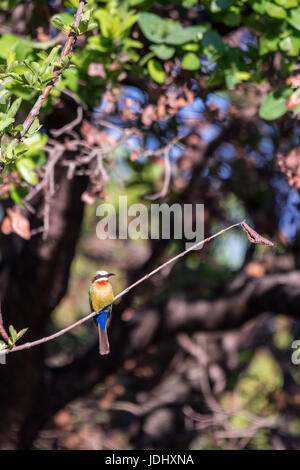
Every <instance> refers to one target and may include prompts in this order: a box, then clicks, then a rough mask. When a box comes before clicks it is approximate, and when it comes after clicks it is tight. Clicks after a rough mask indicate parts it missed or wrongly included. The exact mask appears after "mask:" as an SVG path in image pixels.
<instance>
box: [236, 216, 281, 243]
mask: <svg viewBox="0 0 300 470" xmlns="http://www.w3.org/2000/svg"><path fill="white" fill-rule="evenodd" d="M241 225H242V229H243V230H244V232H246V234H247V237H248V240H249V241H250V242H251V243H258V244H261V245H267V246H274V243H273V242H271V241H270V240H268V239H267V238H265V237H262V236H261V235H260V234H259V233H257V232H256V231H255V230H254V229H253V228H252V227H250V225H248V224H246V222H245V221H244V222H242V224H241Z"/></svg>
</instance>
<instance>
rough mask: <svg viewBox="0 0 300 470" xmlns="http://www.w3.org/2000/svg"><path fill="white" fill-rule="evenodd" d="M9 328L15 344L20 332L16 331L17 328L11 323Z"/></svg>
mask: <svg viewBox="0 0 300 470" xmlns="http://www.w3.org/2000/svg"><path fill="white" fill-rule="evenodd" d="M8 329H9V333H10V337H11V339H12V341H13V344H15V342H16V341H17V335H18V333H17V332H16V330H15V328H14V327H13V326H12V325H10V326H9V328H8Z"/></svg>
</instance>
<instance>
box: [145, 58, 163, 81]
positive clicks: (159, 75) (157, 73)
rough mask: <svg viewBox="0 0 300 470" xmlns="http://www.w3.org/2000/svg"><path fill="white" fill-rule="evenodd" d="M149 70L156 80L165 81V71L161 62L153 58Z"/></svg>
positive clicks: (149, 63)
mask: <svg viewBox="0 0 300 470" xmlns="http://www.w3.org/2000/svg"><path fill="white" fill-rule="evenodd" d="M148 70H149V73H150V75H151V77H152V78H153V80H154V81H156V82H157V83H163V82H164V81H165V71H164V69H163V67H162V65H161V63H160V62H158V61H157V60H155V59H151V60H149V62H148Z"/></svg>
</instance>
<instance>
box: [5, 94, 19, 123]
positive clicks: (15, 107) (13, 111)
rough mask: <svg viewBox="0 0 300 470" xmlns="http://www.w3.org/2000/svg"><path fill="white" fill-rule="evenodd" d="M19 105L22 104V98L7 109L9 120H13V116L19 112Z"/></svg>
mask: <svg viewBox="0 0 300 470" xmlns="http://www.w3.org/2000/svg"><path fill="white" fill-rule="evenodd" d="M21 103H22V98H17V99H16V100H15V101H14V102H13V104H12V105H11V107H10V108H9V111H8V113H7V116H8V117H10V118H13V117H15V115H16V114H17V112H18V110H19V107H20V106H21Z"/></svg>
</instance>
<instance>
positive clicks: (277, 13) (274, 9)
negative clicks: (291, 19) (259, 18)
mask: <svg viewBox="0 0 300 470" xmlns="http://www.w3.org/2000/svg"><path fill="white" fill-rule="evenodd" d="M265 11H266V13H267V14H268V15H269V16H272V17H273V18H278V19H280V20H282V19H284V18H285V17H286V11H285V9H284V8H282V7H279V6H278V5H275V3H271V2H265Z"/></svg>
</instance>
